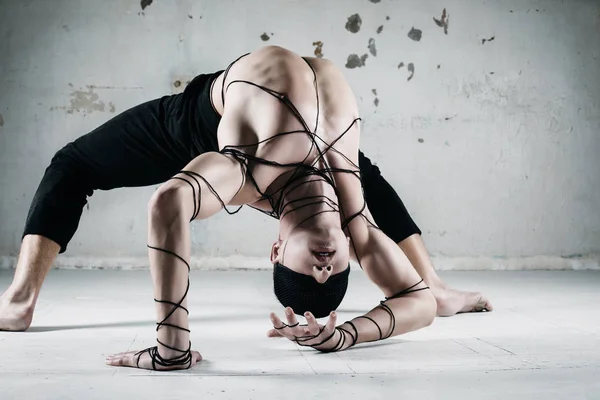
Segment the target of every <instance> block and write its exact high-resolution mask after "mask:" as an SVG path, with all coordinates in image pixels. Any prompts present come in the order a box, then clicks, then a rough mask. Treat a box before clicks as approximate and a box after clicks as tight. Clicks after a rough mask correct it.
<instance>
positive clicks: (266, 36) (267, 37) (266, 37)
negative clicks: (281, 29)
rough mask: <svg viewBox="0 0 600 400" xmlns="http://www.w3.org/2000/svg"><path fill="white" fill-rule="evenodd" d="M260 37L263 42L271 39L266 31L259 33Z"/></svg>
mask: <svg viewBox="0 0 600 400" xmlns="http://www.w3.org/2000/svg"><path fill="white" fill-rule="evenodd" d="M260 38H261V39H262V41H263V42H266V41H267V40H269V39H271V37H270V36H269V35H267V32H265V33H263V34H262V35H260Z"/></svg>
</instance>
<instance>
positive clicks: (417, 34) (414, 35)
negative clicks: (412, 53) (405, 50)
mask: <svg viewBox="0 0 600 400" xmlns="http://www.w3.org/2000/svg"><path fill="white" fill-rule="evenodd" d="M422 35H423V32H422V31H421V30H420V29H415V27H414V26H413V27H412V28H410V31H409V32H408V37H409V38H411V39H412V40H414V41H415V42H418V41H420V40H421V36H422Z"/></svg>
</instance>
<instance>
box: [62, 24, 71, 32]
mask: <svg viewBox="0 0 600 400" xmlns="http://www.w3.org/2000/svg"><path fill="white" fill-rule="evenodd" d="M62 28H63V29H64V30H65V31H66V32H71V29H69V25H63V26H62Z"/></svg>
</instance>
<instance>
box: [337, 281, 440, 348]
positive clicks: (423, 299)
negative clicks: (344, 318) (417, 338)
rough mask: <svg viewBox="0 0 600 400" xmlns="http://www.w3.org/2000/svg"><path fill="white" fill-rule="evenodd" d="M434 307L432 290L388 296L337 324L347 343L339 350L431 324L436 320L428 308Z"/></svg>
mask: <svg viewBox="0 0 600 400" xmlns="http://www.w3.org/2000/svg"><path fill="white" fill-rule="evenodd" d="M435 307H436V303H435V300H432V297H431V296H430V294H429V293H425V294H424V293H419V292H415V293H412V294H410V295H407V296H405V297H402V298H397V299H390V300H386V301H384V302H382V303H381V304H380V305H378V306H377V307H375V308H373V309H372V310H371V311H369V312H368V313H366V314H365V315H361V316H359V317H356V318H354V319H352V320H350V321H348V322H345V323H343V324H341V325H339V326H338V329H339V330H340V331H341V332H342V334H343V335H344V338H342V342H344V345H343V346H340V348H339V350H345V349H347V348H349V347H352V346H354V345H357V344H360V343H365V342H374V341H378V340H383V339H387V338H389V337H393V336H397V335H401V334H403V333H407V332H411V331H415V330H418V329H421V328H424V327H426V326H429V325H430V324H431V323H432V322H433V318H431V317H430V316H431V312H430V310H429V308H433V310H435ZM332 339H333V338H332Z"/></svg>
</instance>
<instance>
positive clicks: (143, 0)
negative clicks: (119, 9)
mask: <svg viewBox="0 0 600 400" xmlns="http://www.w3.org/2000/svg"><path fill="white" fill-rule="evenodd" d="M152 1H153V0H141V1H140V6H142V11H143V10H145V9H146V7H148V6H149V5H150V4H152Z"/></svg>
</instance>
